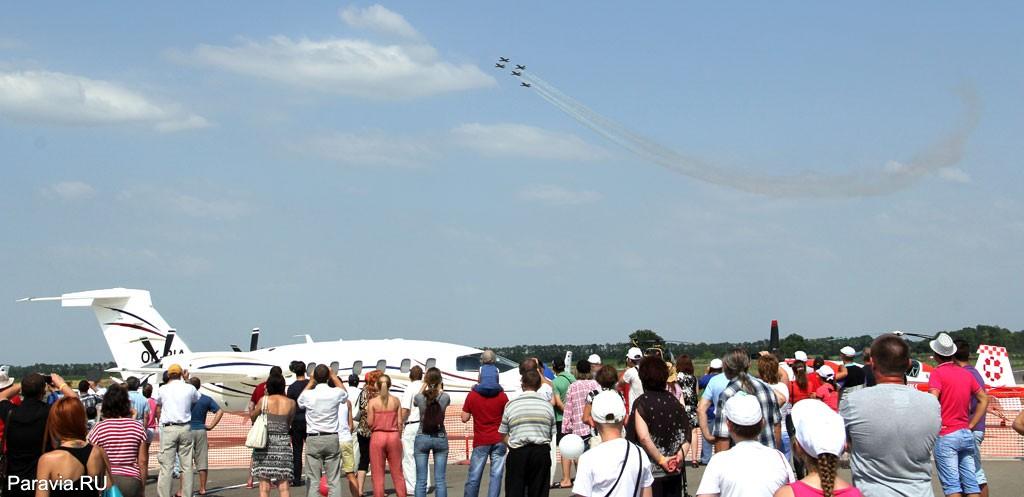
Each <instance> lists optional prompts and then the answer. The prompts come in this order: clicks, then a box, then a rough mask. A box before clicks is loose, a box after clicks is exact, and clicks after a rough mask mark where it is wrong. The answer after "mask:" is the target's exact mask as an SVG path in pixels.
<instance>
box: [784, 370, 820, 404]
mask: <svg viewBox="0 0 1024 497" xmlns="http://www.w3.org/2000/svg"><path fill="white" fill-rule="evenodd" d="M820 387H821V378H819V377H818V375H817V374H816V373H808V374H807V388H800V385H798V384H797V383H796V378H793V379H792V380H790V382H789V402H790V403H791V404H793V405H796V403H797V402H800V401H801V400H804V399H807V398H810V397H811V394H812V393H814V392H816V391H817V390H818V388H820Z"/></svg>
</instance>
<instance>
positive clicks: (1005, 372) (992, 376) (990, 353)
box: [974, 345, 1017, 387]
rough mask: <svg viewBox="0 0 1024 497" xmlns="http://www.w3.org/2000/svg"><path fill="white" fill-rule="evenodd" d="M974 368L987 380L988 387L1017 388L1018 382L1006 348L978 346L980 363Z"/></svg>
mask: <svg viewBox="0 0 1024 497" xmlns="http://www.w3.org/2000/svg"><path fill="white" fill-rule="evenodd" d="M974 367H975V368H977V369H978V372H980V373H981V377H982V378H984V379H985V385H986V386H989V387H1015V386H1017V381H1016V380H1014V379H1013V368H1012V367H1011V366H1010V356H1009V354H1007V353H1006V347H997V346H995V345H978V363H977V365H975V366H974Z"/></svg>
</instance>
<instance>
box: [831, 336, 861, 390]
mask: <svg viewBox="0 0 1024 497" xmlns="http://www.w3.org/2000/svg"><path fill="white" fill-rule="evenodd" d="M839 358H840V359H842V364H841V365H839V371H836V383H838V384H839V386H840V393H843V392H855V391H857V390H858V389H861V388H864V379H865V378H864V365H863V364H859V363H857V362H856V359H857V351H856V350H855V349H854V348H853V347H851V346H849V345H847V346H845V347H843V348H841V349H839Z"/></svg>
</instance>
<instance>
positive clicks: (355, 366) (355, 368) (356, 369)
mask: <svg viewBox="0 0 1024 497" xmlns="http://www.w3.org/2000/svg"><path fill="white" fill-rule="evenodd" d="M352 374H354V375H356V376H362V374H363V361H356V362H353V363H352Z"/></svg>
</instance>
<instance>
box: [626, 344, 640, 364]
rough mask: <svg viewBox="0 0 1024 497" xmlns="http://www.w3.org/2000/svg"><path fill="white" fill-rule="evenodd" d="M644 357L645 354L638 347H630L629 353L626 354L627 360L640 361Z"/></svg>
mask: <svg viewBox="0 0 1024 497" xmlns="http://www.w3.org/2000/svg"><path fill="white" fill-rule="evenodd" d="M643 356H644V352H643V351H642V350H640V349H639V348H637V347H630V349H629V352H626V359H632V360H634V361H639V360H640V359H641V358H642V357H643Z"/></svg>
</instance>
